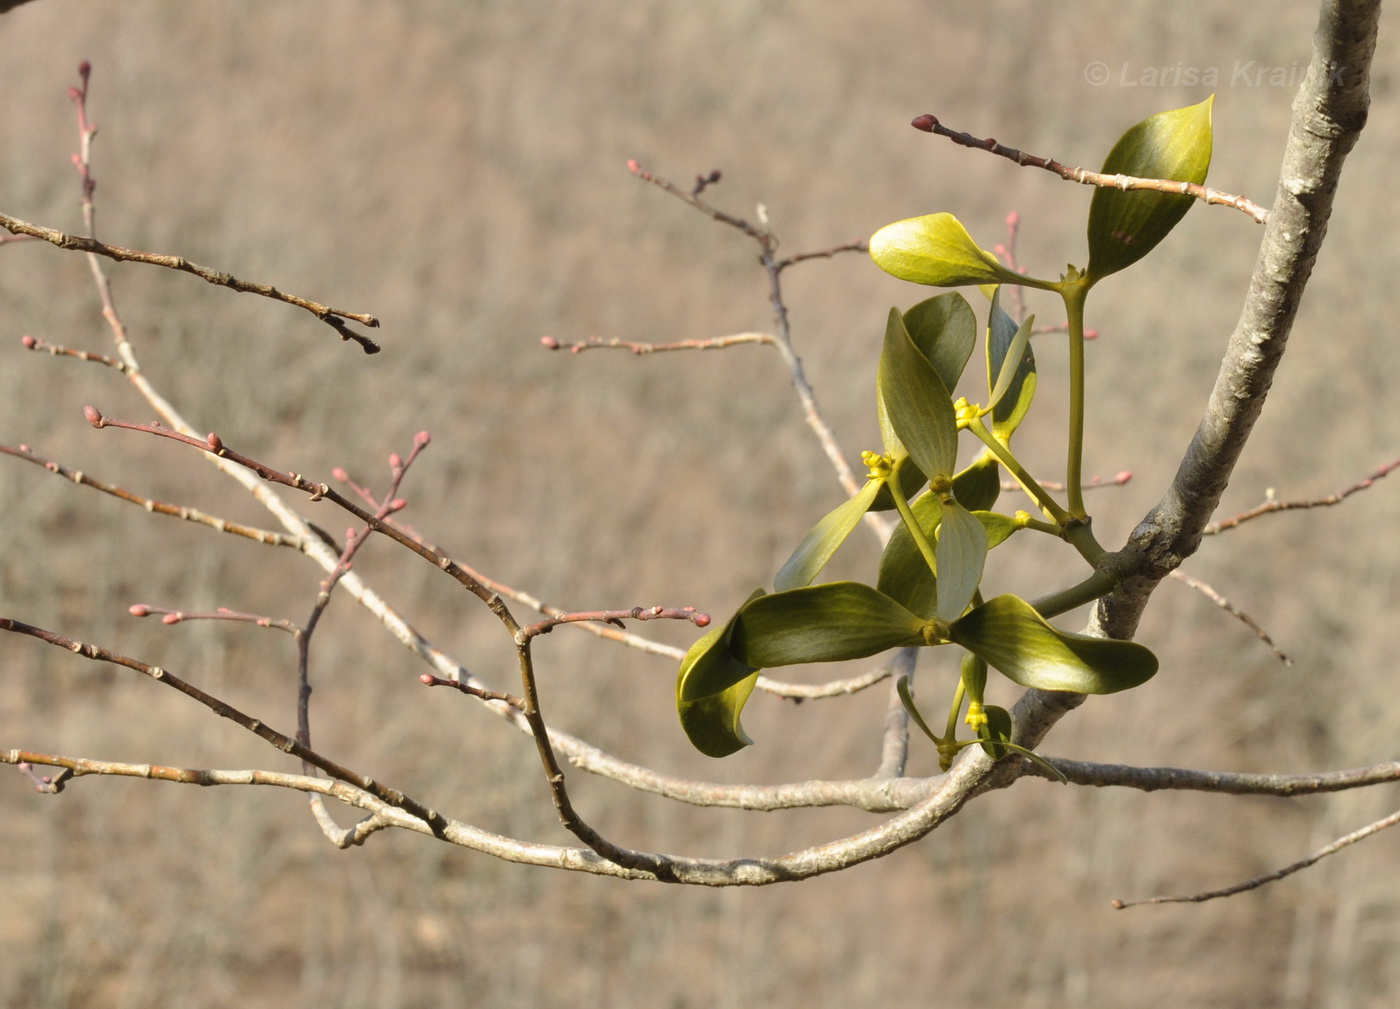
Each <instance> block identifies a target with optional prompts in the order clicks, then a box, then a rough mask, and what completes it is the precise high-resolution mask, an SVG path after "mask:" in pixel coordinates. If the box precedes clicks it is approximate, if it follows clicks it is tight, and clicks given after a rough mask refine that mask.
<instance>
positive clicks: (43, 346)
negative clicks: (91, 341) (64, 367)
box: [20, 333, 127, 372]
mask: <svg viewBox="0 0 1400 1009" xmlns="http://www.w3.org/2000/svg"><path fill="white" fill-rule="evenodd" d="M20 343H21V344H23V345H24V348H25V350H38V351H43V352H44V353H46V354H50V355H52V356H53V357H71V358H74V359H76V360H79V361H91V362H93V363H94V364H101V365H105V366H106V367H108V368H113V369H115V370H117V371H120V372H125V371H126V370H127V365H126V362H125V361H121V360H118V359H117V358H115V357H109V356H107V355H106V354H94V353H93V352H92V351H89V350H75V349H74V348H72V347H64V346H62V345H60V344H56V343H49V342H48V341H47V340H40V339H38V338H36V337H33V336H30V335H29V334H27V333H26V334H25V335H24V336H22V337H21V338H20Z"/></svg>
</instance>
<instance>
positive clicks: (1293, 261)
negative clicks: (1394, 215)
mask: <svg viewBox="0 0 1400 1009" xmlns="http://www.w3.org/2000/svg"><path fill="white" fill-rule="evenodd" d="M1379 15H1380V0H1325V2H1324V3H1323V4H1322V9H1321V14H1320V17H1319V23H1318V27H1317V32H1316V34H1315V36H1314V39H1313V52H1312V60H1311V63H1310V65H1309V68H1308V73H1307V77H1306V79H1305V80H1304V82H1303V86H1302V88H1301V89H1300V90H1299V92H1298V97H1297V98H1296V99H1295V100H1294V103H1293V122H1292V126H1291V128H1290V130H1289V135H1288V143H1287V147H1286V148H1285V151H1284V157H1283V164H1282V168H1281V171H1280V175H1279V187H1278V194H1277V195H1276V197H1275V198H1274V205H1273V209H1272V211H1270V214H1269V223H1268V224H1267V225H1266V226H1265V229H1264V237H1263V241H1262V244H1261V246H1260V249H1259V257H1258V260H1257V261H1256V263H1255V267H1254V275H1253V277H1252V278H1251V279H1250V285H1249V294H1248V297H1247V298H1246V299H1245V303H1244V307H1243V309H1242V311H1241V313H1240V318H1239V322H1238V323H1237V324H1236V327H1235V331H1234V333H1233V334H1232V335H1231V337H1230V341H1229V345H1228V347H1227V349H1226V352H1225V358H1224V360H1223V361H1222V362H1221V365H1220V372H1219V374H1218V375H1217V377H1216V381H1215V388H1214V390H1213V391H1212V392H1211V396H1210V403H1209V405H1208V406H1207V408H1206V412H1205V414H1204V416H1203V417H1202V418H1201V422H1200V425H1199V427H1198V428H1197V430H1196V435H1195V437H1194V438H1193V439H1192V441H1191V445H1190V447H1189V448H1188V449H1187V450H1186V455H1185V458H1184V459H1183V460H1182V462H1181V467H1180V469H1179V470H1178V472H1177V475H1176V478H1175V479H1174V480H1173V481H1172V485H1171V487H1170V488H1169V489H1168V491H1167V493H1166V494H1165V495H1164V496H1163V498H1162V500H1161V501H1160V502H1158V504H1157V505H1156V507H1154V508H1153V509H1152V511H1151V512H1150V513H1149V514H1148V515H1147V517H1146V518H1144V519H1143V521H1142V523H1141V524H1140V525H1139V526H1138V528H1137V529H1136V530H1135V531H1134V532H1133V534H1132V536H1131V538H1130V539H1129V541H1128V545H1127V546H1126V547H1125V548H1124V550H1123V551H1122V552H1121V554H1120V555H1119V556H1118V557H1117V562H1118V574H1119V575H1120V576H1121V578H1122V584H1121V586H1120V588H1119V589H1118V590H1117V591H1116V592H1114V593H1113V594H1112V595H1110V596H1107V597H1105V598H1104V599H1103V600H1102V601H1101V603H1100V605H1099V606H1098V608H1097V625H1098V627H1099V628H1100V629H1101V630H1102V631H1103V633H1105V634H1106V635H1107V636H1109V637H1114V638H1128V637H1131V636H1132V634H1133V632H1134V630H1135V629H1136V628H1137V623H1138V619H1139V618H1140V617H1141V615H1142V611H1143V607H1144V606H1145V605H1146V603H1147V599H1148V596H1149V595H1150V594H1151V593H1152V591H1153V589H1155V588H1156V587H1157V584H1158V583H1159V582H1160V581H1161V580H1162V579H1163V578H1165V577H1166V576H1167V574H1168V573H1169V572H1170V571H1173V570H1174V569H1176V568H1177V567H1178V566H1179V565H1180V564H1181V562H1182V561H1183V560H1184V559H1185V558H1187V557H1189V556H1190V555H1191V554H1192V553H1194V552H1195V550H1196V548H1197V546H1198V545H1199V544H1200V540H1201V534H1202V530H1204V529H1205V527H1206V523H1207V522H1209V521H1210V517H1211V514H1212V513H1213V512H1214V511H1215V508H1216V505H1217V504H1218V503H1219V501H1220V495H1221V494H1222V493H1223V492H1224V490H1225V485H1226V483H1227V482H1228V481H1229V479H1230V474H1231V472H1232V471H1233V470H1234V467H1235V462H1236V460H1238V458H1239V455H1240V452H1241V450H1242V449H1243V448H1244V445H1245V442H1246V441H1247V440H1248V438H1249V434H1250V431H1251V430H1252V429H1253V427H1254V422H1255V420H1257V419H1258V417H1259V412H1260V411H1261V410H1262V409H1263V406H1264V398H1265V396H1266V395H1267V394H1268V391H1269V386H1270V384H1271V383H1272V382H1273V376H1274V371H1275V369H1276V368H1277V367H1278V363H1279V360H1280V359H1281V357H1282V356H1283V351H1284V347H1285V345H1286V344H1287V341H1288V335H1289V332H1290V331H1291V330H1292V328H1293V320H1294V317H1295V316H1296V314H1297V311H1298V303H1299V301H1300V300H1301V299H1302V296H1303V290H1304V288H1305V287H1306V286H1307V282H1308V277H1309V276H1310V275H1311V273H1312V268H1313V264H1314V262H1316V260H1317V254H1318V250H1319V248H1320V247H1321V246H1322V240H1323V238H1324V237H1325V236H1326V234H1327V222H1328V218H1329V217H1330V216H1331V212H1332V201H1333V197H1334V196H1335V195H1336V191H1337V182H1338V179H1339V177H1340V175H1341V170H1342V164H1343V162H1344V161H1345V160H1346V156H1347V154H1348V152H1350V151H1351V148H1352V147H1353V146H1354V145H1355V143H1356V141H1357V138H1358V137H1359V136H1360V133H1361V128H1362V127H1363V126H1364V125H1365V124H1366V113H1367V108H1368V106H1369V104H1370V95H1369V84H1370V67H1371V57H1372V55H1373V53H1374V52H1375V45H1376V23H1377V19H1378V17H1379Z"/></svg>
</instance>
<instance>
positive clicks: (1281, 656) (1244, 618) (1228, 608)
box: [1170, 568, 1293, 666]
mask: <svg viewBox="0 0 1400 1009" xmlns="http://www.w3.org/2000/svg"><path fill="white" fill-rule="evenodd" d="M1170 577H1172V578H1175V579H1176V580H1177V581H1179V582H1181V583H1182V584H1183V585H1189V586H1190V587H1191V588H1193V589H1195V590H1196V591H1197V592H1199V593H1200V594H1201V595H1203V596H1205V597H1206V598H1207V599H1209V600H1210V601H1211V602H1213V603H1215V605H1216V606H1219V607H1220V608H1221V609H1222V610H1224V611H1225V612H1226V613H1228V614H1230V616H1232V617H1234V618H1235V619H1236V620H1238V621H1239V622H1240V623H1242V624H1244V625H1245V626H1246V627H1248V628H1249V629H1250V630H1251V631H1253V632H1254V636H1255V637H1257V638H1258V639H1259V640H1260V641H1262V642H1264V644H1266V645H1267V646H1268V647H1269V651H1271V652H1273V653H1274V655H1275V657H1276V658H1277V659H1278V660H1279V661H1280V662H1282V663H1283V664H1284V665H1285V666H1291V665H1293V660H1292V659H1290V658H1289V657H1288V656H1287V655H1286V654H1285V653H1284V651H1283V650H1282V649H1281V648H1279V646H1278V645H1276V644H1274V639H1273V638H1271V637H1270V636H1269V632H1268V631H1266V630H1264V628H1262V627H1260V626H1259V624H1258V623H1256V622H1255V620H1254V618H1253V617H1251V616H1250V615H1249V614H1248V613H1246V612H1245V611H1244V610H1242V609H1240V608H1239V607H1238V606H1236V605H1235V604H1234V603H1232V602H1230V600H1229V599H1227V598H1225V597H1224V596H1222V595H1221V594H1220V593H1219V592H1217V591H1215V589H1213V588H1211V586H1209V585H1207V584H1206V583H1205V582H1203V581H1200V580H1199V579H1197V578H1192V577H1191V576H1190V575H1188V574H1184V573H1183V572H1182V571H1181V569H1180V568H1177V569H1176V570H1175V571H1173V572H1172V573H1171V575H1170Z"/></svg>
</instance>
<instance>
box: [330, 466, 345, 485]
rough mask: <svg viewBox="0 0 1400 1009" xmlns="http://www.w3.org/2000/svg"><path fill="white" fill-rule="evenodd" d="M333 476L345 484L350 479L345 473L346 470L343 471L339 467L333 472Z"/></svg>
mask: <svg viewBox="0 0 1400 1009" xmlns="http://www.w3.org/2000/svg"><path fill="white" fill-rule="evenodd" d="M331 476H333V477H335V478H336V479H337V480H339V481H340V482H341V483H345V482H346V481H348V480H349V479H350V474H349V473H347V472H345V470H343V469H341V468H340V467H339V466H337V467H336V468H335V469H333V470H331Z"/></svg>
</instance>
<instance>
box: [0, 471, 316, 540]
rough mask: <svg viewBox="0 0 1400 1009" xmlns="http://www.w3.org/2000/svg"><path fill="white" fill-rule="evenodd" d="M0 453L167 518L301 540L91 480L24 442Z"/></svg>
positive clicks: (255, 535) (258, 536) (240, 532)
mask: <svg viewBox="0 0 1400 1009" xmlns="http://www.w3.org/2000/svg"><path fill="white" fill-rule="evenodd" d="M0 453H4V454H5V455H11V456H14V457H15V458H16V459H23V460H24V461H25V462H32V463H34V465H36V466H42V467H43V468H44V469H46V470H48V471H49V472H50V473H52V474H54V475H55V476H61V477H63V478H64V479H66V480H71V481H72V482H73V483H75V484H78V485H79V486H80V487H91V488H92V489H93V490H96V491H101V492H102V493H103V494H110V495H111V496H112V497H114V498H117V499H119V500H121V501H125V502H127V503H128V504H133V505H136V506H137V507H138V508H144V509H145V510H146V511H148V512H152V513H154V514H156V515H168V516H170V517H171V518H177V519H183V520H184V521H186V522H193V523H195V524H196V525H203V526H208V527H209V528H210V529H214V530H216V531H217V532H221V533H229V534H231V535H233V536H242V537H244V538H245V539H250V540H254V541H256V542H258V543H266V544H268V545H269V546H279V547H293V548H295V549H298V550H300V549H301V548H302V546H303V545H304V543H303V540H302V539H301V538H300V537H297V536H289V535H287V534H286V533H277V532H273V531H271V530H270V529H258V528H255V527H253V526H245V525H241V524H239V523H237V522H230V521H229V520H228V519H221V518H219V517H218V516H215V515H209V514H207V513H205V512H202V511H200V510H199V509H197V508H186V507H184V506H183V505H172V504H166V503H164V502H162V501H155V500H152V499H151V498H145V497H141V496H140V495H139V494H133V493H131V492H130V491H128V490H124V489H123V488H121V487H118V486H116V485H115V484H109V483H103V482H102V481H101V480H95V479H93V478H92V477H91V476H89V475H88V474H86V473H84V472H83V471H82V470H80V469H70V468H69V467H67V466H62V465H60V464H58V463H56V462H54V461H52V460H50V459H45V458H43V457H42V456H39V455H36V454H35V453H34V452H33V450H32V449H30V448H29V446H28V445H18V446H14V445H0Z"/></svg>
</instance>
